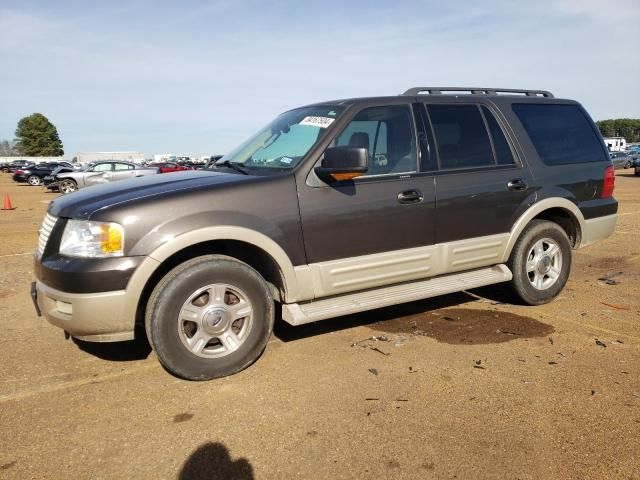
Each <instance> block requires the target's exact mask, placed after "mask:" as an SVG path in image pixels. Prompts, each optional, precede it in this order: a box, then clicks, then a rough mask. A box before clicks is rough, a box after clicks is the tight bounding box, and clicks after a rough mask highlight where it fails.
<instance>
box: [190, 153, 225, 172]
mask: <svg viewBox="0 0 640 480" xmlns="http://www.w3.org/2000/svg"><path fill="white" fill-rule="evenodd" d="M222 157H223V156H222V155H212V156H211V158H210V159H209V160H207V162H205V163H203V164H202V165H198V166H197V167H196V170H206V169H209V168H212V167H213V166H214V165H215V164H216V162H217V161H218V160H220V159H221V158H222Z"/></svg>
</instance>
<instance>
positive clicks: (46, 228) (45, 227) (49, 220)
mask: <svg viewBox="0 0 640 480" xmlns="http://www.w3.org/2000/svg"><path fill="white" fill-rule="evenodd" d="M56 221H57V218H56V217H54V216H53V215H49V214H48V213H47V214H46V215H45V216H44V220H42V225H40V230H39V232H40V238H39V239H38V249H37V250H36V256H37V257H38V258H40V257H42V254H43V253H44V249H45V248H46V246H47V242H48V241H49V235H51V230H53V226H54V225H55V224H56Z"/></svg>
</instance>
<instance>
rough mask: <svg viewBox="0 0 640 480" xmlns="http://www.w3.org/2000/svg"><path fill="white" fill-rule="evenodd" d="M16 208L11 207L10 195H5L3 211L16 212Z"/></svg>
mask: <svg viewBox="0 0 640 480" xmlns="http://www.w3.org/2000/svg"><path fill="white" fill-rule="evenodd" d="M15 209H16V207H12V206H11V198H10V197H9V194H8V193H5V194H4V206H3V207H2V210H15Z"/></svg>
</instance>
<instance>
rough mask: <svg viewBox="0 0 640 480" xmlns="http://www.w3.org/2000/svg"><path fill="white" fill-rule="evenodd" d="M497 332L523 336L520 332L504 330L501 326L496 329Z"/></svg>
mask: <svg viewBox="0 0 640 480" xmlns="http://www.w3.org/2000/svg"><path fill="white" fill-rule="evenodd" d="M496 333H504V334H505V335H513V336H522V334H521V333H518V332H511V331H509V330H502V329H501V328H499V329H498V330H496Z"/></svg>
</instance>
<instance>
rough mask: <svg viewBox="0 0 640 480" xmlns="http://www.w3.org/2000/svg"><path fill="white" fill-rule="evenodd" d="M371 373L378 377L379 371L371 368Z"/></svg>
mask: <svg viewBox="0 0 640 480" xmlns="http://www.w3.org/2000/svg"><path fill="white" fill-rule="evenodd" d="M369 371H370V372H371V373H373V374H374V375H375V376H376V377H377V376H378V369H377V368H370V369H369Z"/></svg>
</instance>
